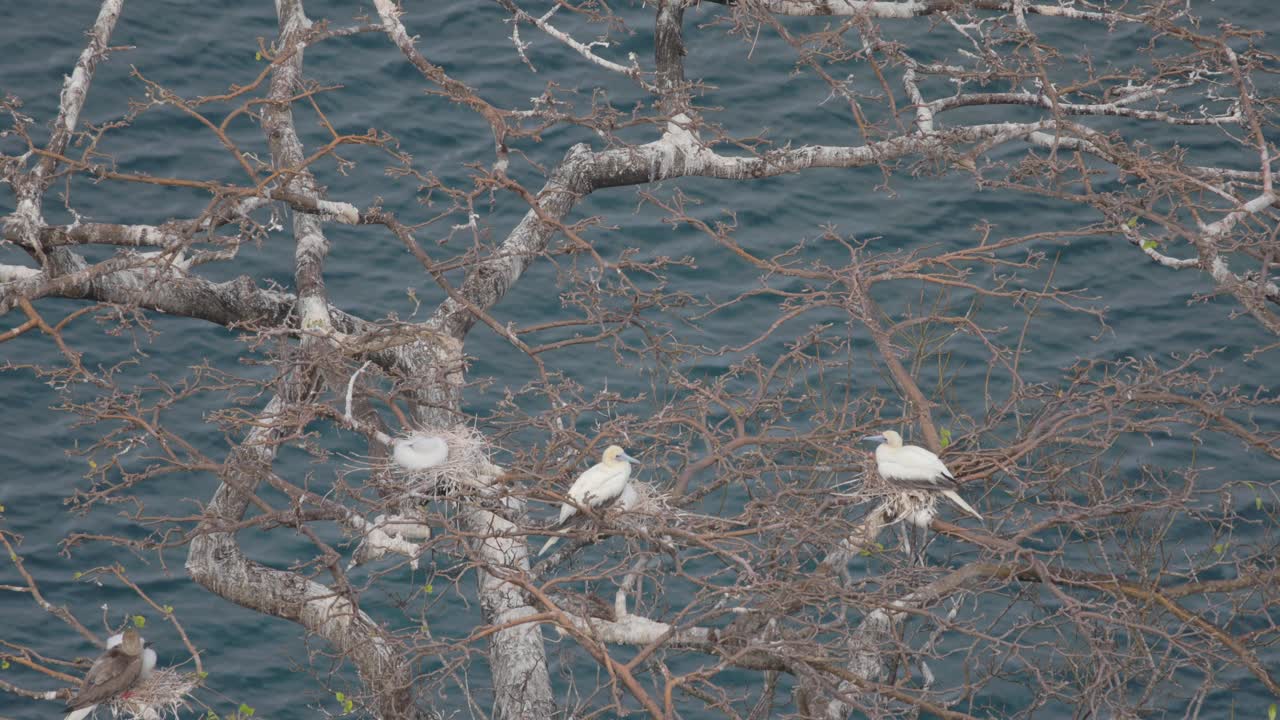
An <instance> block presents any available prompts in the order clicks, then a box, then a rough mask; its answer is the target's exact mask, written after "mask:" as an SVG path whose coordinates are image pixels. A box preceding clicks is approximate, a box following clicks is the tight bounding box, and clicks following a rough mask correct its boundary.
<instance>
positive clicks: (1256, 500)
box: [1253, 495, 1275, 707]
mask: <svg viewBox="0 0 1280 720" xmlns="http://www.w3.org/2000/svg"><path fill="white" fill-rule="evenodd" d="M1253 506H1254V507H1255V508H1257V509H1259V510H1261V509H1262V496H1261V495H1259V496H1258V497H1256V498H1254V499H1253ZM1271 707H1275V706H1274V705H1272V706H1271Z"/></svg>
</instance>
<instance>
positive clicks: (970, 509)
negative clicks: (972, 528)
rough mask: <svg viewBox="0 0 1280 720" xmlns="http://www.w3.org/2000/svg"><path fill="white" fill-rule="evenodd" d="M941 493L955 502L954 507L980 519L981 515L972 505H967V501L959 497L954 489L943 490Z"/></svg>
mask: <svg viewBox="0 0 1280 720" xmlns="http://www.w3.org/2000/svg"><path fill="white" fill-rule="evenodd" d="M942 494H943V495H946V496H947V499H948V500H950V501H951V502H953V503H955V504H956V507H958V508H960V509H961V510H963V511H965V512H967V513H969V514H970V515H972V516H974V517H976V518H978V519H979V520H981V519H982V515H979V514H978V511H977V510H974V509H973V507H972V506H971V505H969V503H967V502H965V501H964V498H962V497H960V495H959V493H957V492H956V491H955V490H943V491H942Z"/></svg>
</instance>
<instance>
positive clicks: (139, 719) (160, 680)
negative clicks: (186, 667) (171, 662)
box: [107, 668, 200, 720]
mask: <svg viewBox="0 0 1280 720" xmlns="http://www.w3.org/2000/svg"><path fill="white" fill-rule="evenodd" d="M199 685H200V676H199V675H197V674H196V673H182V672H178V671H177V670H174V669H173V668H156V669H155V670H154V671H152V673H151V675H149V676H148V677H147V679H146V680H143V681H141V682H139V683H138V684H137V685H135V686H133V688H131V689H130V690H129V692H127V693H125V694H124V696H122V697H117V698H115V699H113V700H111V701H110V702H109V703H107V707H108V708H109V709H110V710H111V716H112V717H116V718H120V717H123V718H127V719H128V720H163V718H168V717H172V718H174V720H177V718H178V717H179V715H178V711H179V710H181V709H184V708H186V707H187V696H188V695H190V694H191V692H192V691H193V690H195V689H196V687H197V686H199Z"/></svg>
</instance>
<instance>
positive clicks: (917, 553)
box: [865, 430, 982, 564]
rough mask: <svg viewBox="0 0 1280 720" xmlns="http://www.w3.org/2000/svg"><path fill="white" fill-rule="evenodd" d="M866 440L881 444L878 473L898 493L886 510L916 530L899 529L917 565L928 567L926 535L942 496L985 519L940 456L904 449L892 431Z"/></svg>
mask: <svg viewBox="0 0 1280 720" xmlns="http://www.w3.org/2000/svg"><path fill="white" fill-rule="evenodd" d="M865 439H866V440H873V441H876V442H879V443H880V445H879V446H878V447H877V448H876V470H877V471H878V472H879V473H880V477H882V478H884V480H885V482H887V483H888V484H889V485H891V486H892V487H893V488H894V489H895V490H897V491H898V494H897V495H896V496H894V497H891V498H890V499H889V500H888V501H886V502H885V504H884V506H883V507H884V509H885V511H886V512H887V513H888V515H889V516H891V517H893V518H895V519H896V520H904V521H906V522H907V523H910V525H911V526H913V529H908V528H906V527H904V526H901V525H900V526H899V527H900V528H901V533H902V543H903V549H904V550H905V551H906V553H907V554H908V555H910V556H912V557H913V558H914V559H915V561H916V562H917V563H920V564H923V563H924V549H925V533H927V532H928V530H929V525H930V523H932V522H933V518H934V517H935V516H936V515H937V514H938V510H937V504H938V496H939V495H942V496H943V497H945V498H947V499H948V500H950V501H951V502H953V503H955V505H956V507H959V508H960V509H961V510H963V511H965V512H967V513H969V514H970V515H972V516H974V517H975V518H977V519H979V520H981V519H982V515H980V514H979V513H978V511H977V510H974V509H973V507H972V506H971V505H969V503H967V502H965V501H964V498H962V497H960V494H959V493H957V492H956V490H958V489H960V484H959V483H957V482H956V477H955V475H952V474H951V471H950V470H948V469H947V466H946V465H943V464H942V460H940V459H938V456H937V455H934V454H933V453H931V452H929V451H928V450H926V449H924V448H922V447H917V446H915V445H903V444H902V436H901V435H899V434H898V433H896V432H894V431H892V430H885V431H884V432H883V433H880V434H879V435H871V436H869V437H867V438H865ZM917 532H918V533H919V534H918V535H917V537H918V540H917V541H916V542H912V535H916V533H917ZM913 546H914V548H913Z"/></svg>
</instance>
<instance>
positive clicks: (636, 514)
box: [609, 480, 677, 525]
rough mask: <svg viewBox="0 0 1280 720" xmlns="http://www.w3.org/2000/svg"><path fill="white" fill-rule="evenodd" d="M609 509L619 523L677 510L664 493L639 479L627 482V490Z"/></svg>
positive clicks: (624, 523) (668, 514)
mask: <svg viewBox="0 0 1280 720" xmlns="http://www.w3.org/2000/svg"><path fill="white" fill-rule="evenodd" d="M609 509H610V510H611V511H613V512H614V513H615V514H616V515H617V517H615V518H614V521H615V522H617V523H619V524H621V525H626V524H628V523H630V522H635V521H637V520H639V519H640V518H643V517H660V516H664V515H665V516H670V515H672V514H674V513H676V512H677V510H676V509H675V508H673V507H672V506H671V500H670V498H669V497H668V496H667V494H666V493H664V492H662V491H660V490H658V489H657V488H656V487H654V486H653V485H650V484H649V483H647V482H641V481H639V480H632V481H631V482H630V483H628V488H627V491H625V492H624V493H623V495H622V497H621V498H619V499H618V502H617V503H616V504H614V505H613V506H612V507H610V508H609Z"/></svg>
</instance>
